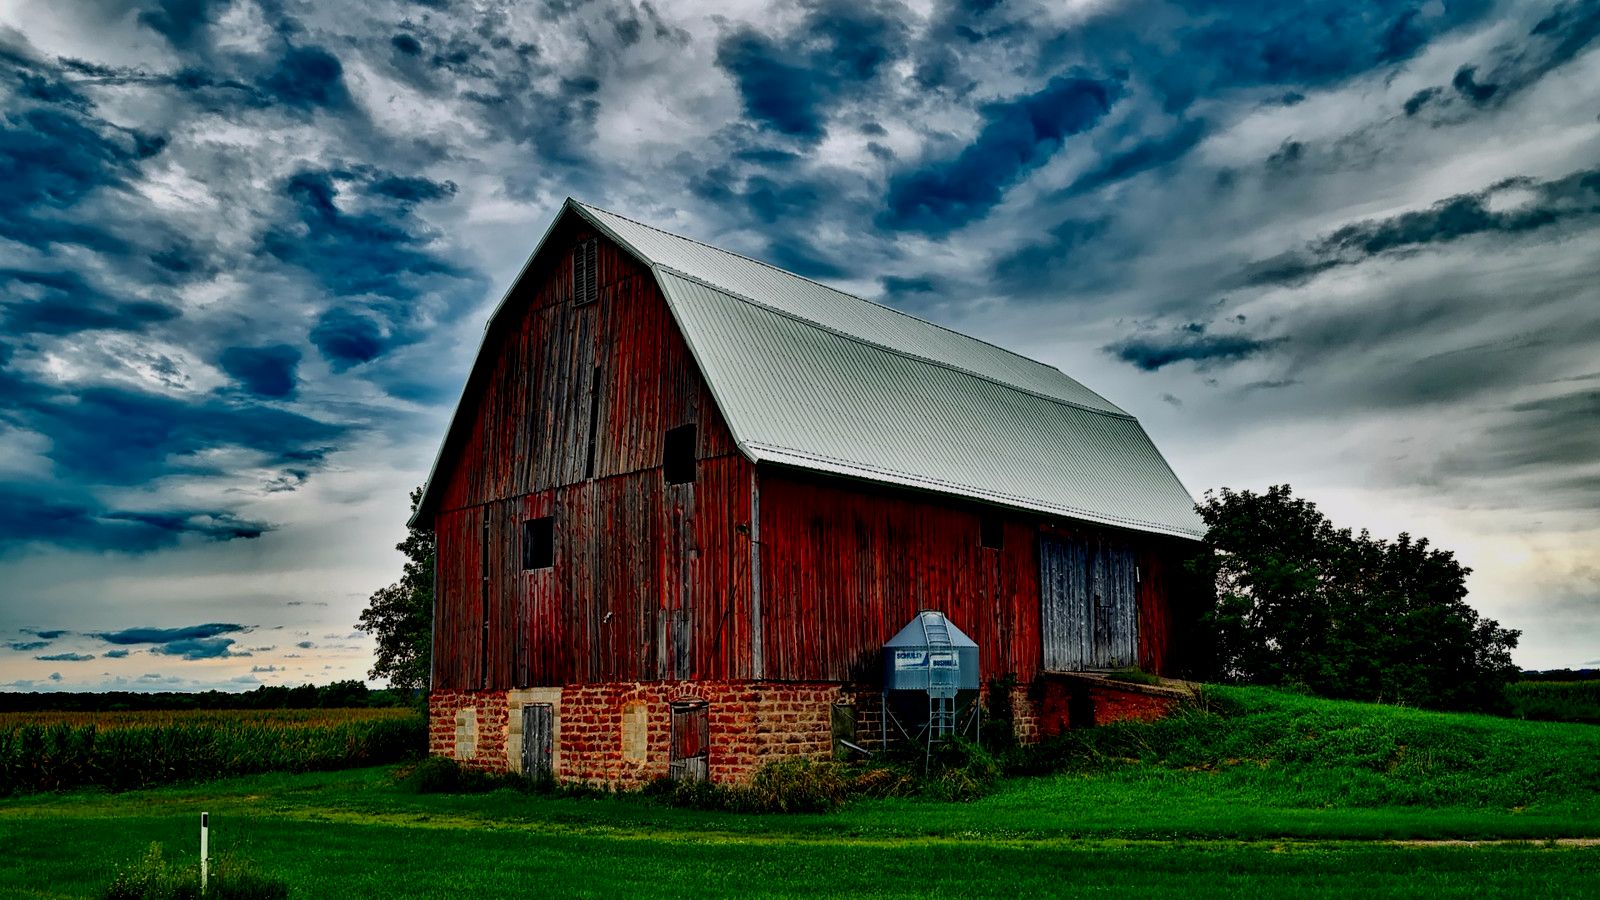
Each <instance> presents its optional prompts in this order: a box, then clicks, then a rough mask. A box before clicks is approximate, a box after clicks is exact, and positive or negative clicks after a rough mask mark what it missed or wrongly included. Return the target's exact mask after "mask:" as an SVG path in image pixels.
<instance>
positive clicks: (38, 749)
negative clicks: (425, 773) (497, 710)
mask: <svg viewBox="0 0 1600 900" xmlns="http://www.w3.org/2000/svg"><path fill="white" fill-rule="evenodd" d="M427 733H428V732H427V723H426V720H425V719H424V718H423V717H422V715H421V714H420V713H417V712H415V711H413V710H409V709H285V710H203V711H183V712H159V711H156V712H89V713H48V712H45V713H17V714H0V796H5V795H8V794H14V793H29V792H33V791H54V790H63V789H67V788H75V787H82V786H89V785H93V786H98V787H103V788H106V789H108V790H128V789H131V788H140V787H151V786H154V785H160V784H170V783H173V782H179V781H199V780H204V779H209V778H220V777H226V776H229V775H247V774H251V773H255V772H307V771H313V770H327V769H345V768H354V767H357V766H371V765H379V764H382V763H388V762H396V761H398V760H402V759H409V758H412V757H416V756H420V755H422V753H423V752H424V750H425V749H426V746H427Z"/></svg>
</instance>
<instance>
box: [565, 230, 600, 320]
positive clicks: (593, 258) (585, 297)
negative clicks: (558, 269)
mask: <svg viewBox="0 0 1600 900" xmlns="http://www.w3.org/2000/svg"><path fill="white" fill-rule="evenodd" d="M599 251H600V247H599V241H597V240H595V239H594V238H589V239H588V240H586V241H580V242H579V243H578V246H576V247H573V248H572V302H573V303H575V304H577V305H579V306H582V305H583V304H585V303H593V302H594V301H595V300H596V299H597V298H598V297H599V296H600V283H599V282H600V272H599V268H600V252H599Z"/></svg>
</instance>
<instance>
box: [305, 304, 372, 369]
mask: <svg viewBox="0 0 1600 900" xmlns="http://www.w3.org/2000/svg"><path fill="white" fill-rule="evenodd" d="M311 343H313V344H315V345H317V349H318V350H320V351H322V355H323V357H324V358H326V359H327V360H328V361H329V362H331V363H332V364H333V367H334V370H335V371H343V370H344V369H348V368H349V367H351V366H354V365H359V364H361V363H364V362H371V361H372V360H374V359H377V358H378V357H379V356H380V355H382V354H383V352H384V350H386V349H387V348H388V339H387V337H386V336H385V335H384V332H383V328H382V327H381V326H380V325H378V323H377V322H375V321H373V320H372V318H370V317H368V316H364V315H360V314H358V313H353V312H350V311H349V310H345V309H330V310H328V311H327V312H325V313H323V314H322V317H321V318H319V319H318V320H317V324H316V326H315V327H313V328H312V329H311Z"/></svg>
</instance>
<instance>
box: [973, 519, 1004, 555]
mask: <svg viewBox="0 0 1600 900" xmlns="http://www.w3.org/2000/svg"><path fill="white" fill-rule="evenodd" d="M978 543H979V544H981V545H983V546H985V547H988V548H989V549H990V550H1004V549H1005V546H1006V523H1005V520H1003V519H1001V518H1000V517H999V516H996V515H986V516H984V517H983V518H982V520H981V521H980V522H979V524H978Z"/></svg>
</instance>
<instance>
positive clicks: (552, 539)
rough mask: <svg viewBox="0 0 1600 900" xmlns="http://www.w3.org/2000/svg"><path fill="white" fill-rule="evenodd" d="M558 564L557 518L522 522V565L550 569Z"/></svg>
mask: <svg viewBox="0 0 1600 900" xmlns="http://www.w3.org/2000/svg"><path fill="white" fill-rule="evenodd" d="M555 564H556V518H555V516H545V517H544V518H542V519H528V520H527V521H525V522H523V523H522V567H523V568H524V569H548V568H550V567H551V566H553V565H555Z"/></svg>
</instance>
